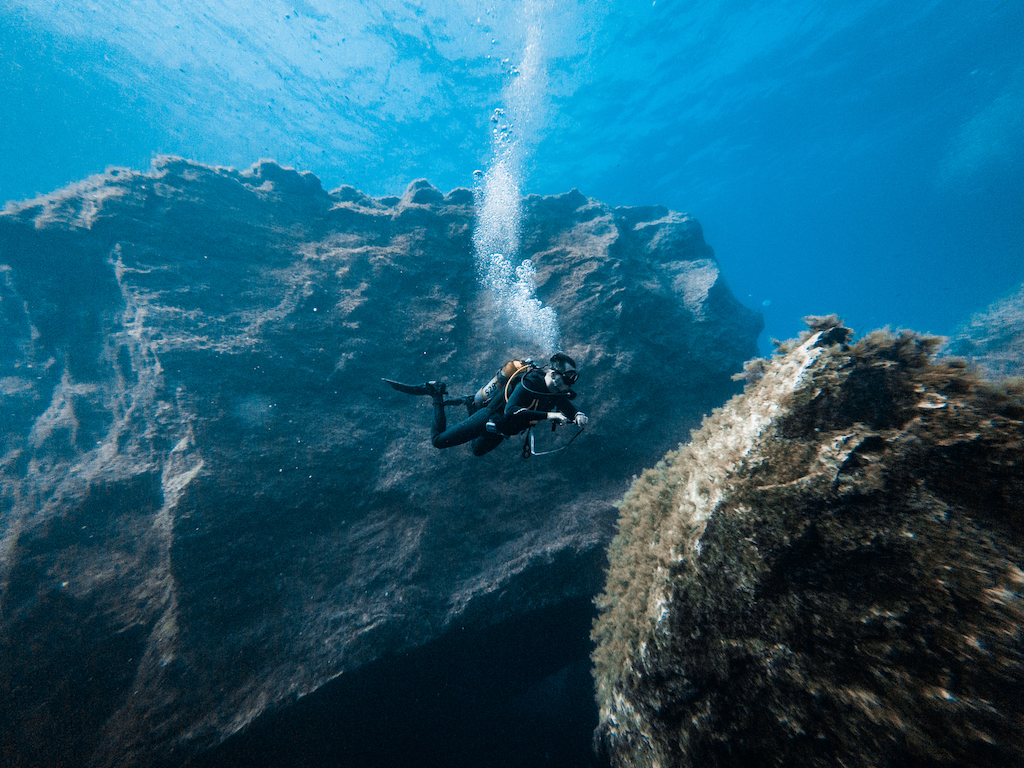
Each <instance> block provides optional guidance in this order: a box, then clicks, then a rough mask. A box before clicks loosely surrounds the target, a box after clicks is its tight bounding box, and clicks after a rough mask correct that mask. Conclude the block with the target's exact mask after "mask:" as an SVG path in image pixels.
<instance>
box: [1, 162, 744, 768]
mask: <svg viewBox="0 0 1024 768" xmlns="http://www.w3.org/2000/svg"><path fill="white" fill-rule="evenodd" d="M474 225H475V209H474V206H473V195H472V192H470V191H469V190H455V191H453V192H451V193H449V194H447V195H444V194H442V193H441V192H440V191H438V190H436V189H434V188H433V187H432V186H430V185H429V184H428V183H427V182H425V181H417V182H414V183H413V184H412V185H410V187H409V189H408V190H407V192H406V193H405V194H404V195H403V196H401V197H389V198H372V197H369V196H367V195H364V194H362V193H360V192H358V191H357V190H354V189H352V188H351V187H343V188H341V189H339V190H336V191H334V192H326V191H324V190H323V188H322V187H321V185H320V183H319V181H318V180H317V179H316V178H315V177H313V176H312V175H311V174H308V173H297V172H295V171H293V170H289V169H284V168H281V167H279V166H277V165H276V164H274V163H270V162H263V163H261V164H259V165H256V166H254V167H253V168H252V169H250V170H249V171H245V172H238V171H234V170H229V169H217V168H210V167H206V166H202V165H198V164H195V163H190V162H186V161H184V160H180V159H176V158H162V159H160V160H159V161H157V162H156V163H155V165H154V168H153V169H152V171H151V172H149V173H137V172H133V171H125V170H111V171H109V172H108V173H106V174H104V175H101V176H98V177H95V178H92V179H89V180H87V181H85V182H82V183H80V184H77V185H75V186H73V187H70V188H68V189H65V190H62V191H60V192H58V193H55V194H53V195H50V196H48V197H45V198H40V199H38V200H32V201H28V202H25V203H21V204H17V205H9V206H8V208H7V210H6V211H5V212H4V214H3V215H2V216H0V745H2V747H0V750H2V751H0V762H3V763H4V764H15V765H40V766H48V765H95V766H115V765H116V766H130V765H161V764H165V765H179V764H182V763H183V762H185V761H186V760H187V759H189V758H190V756H193V755H196V754H197V753H199V752H202V751H203V750H205V749H208V748H210V747H212V746H214V745H216V744H218V743H220V742H222V741H223V740H224V739H226V738H227V737H228V736H230V735H231V734H233V733H236V732H239V731H240V730H242V729H244V728H245V727H246V726H247V724H249V723H250V722H251V721H252V720H253V719H254V718H257V717H258V716H260V715H261V714H262V713H264V712H267V711H269V710H273V709H279V708H281V707H283V706H286V705H287V704H289V703H291V702H294V701H296V700H297V699H299V698H302V697H304V696H305V695H306V694H308V693H310V692H311V691H314V690H316V689H318V688H319V687H321V686H323V685H324V684H325V683H326V682H327V681H330V680H332V679H333V678H336V677H338V676H340V675H342V674H345V673H349V672H352V671H353V670H358V669H361V668H363V667H365V666H366V665H368V664H370V663H373V662H376V661H378V660H380V659H383V658H387V657H388V656H389V655H394V654H396V653H400V652H403V651H405V650H408V649H415V648H418V647H421V646H423V645H424V644H426V643H428V642H431V641H433V640H435V639H437V638H441V637H443V636H445V635H451V634H453V633H459V632H462V631H463V630H467V629H468V630H473V631H476V632H477V633H478V634H481V635H482V630H483V629H484V628H486V627H488V626H492V625H495V624H497V623H499V622H502V621H508V620H512V619H516V618H517V617H518V618H522V617H527V616H530V615H534V614H536V613H537V612H538V611H543V610H549V609H551V608H552V607H553V606H557V605H559V604H562V603H564V602H565V601H577V602H578V601H579V600H580V599H583V600H586V599H587V598H588V597H589V596H590V595H593V594H595V593H596V592H597V591H598V589H599V588H600V578H601V567H602V562H603V557H604V549H605V546H606V545H607V542H608V541H609V540H610V538H611V533H612V525H613V521H614V515H615V512H614V507H613V504H614V500H615V499H616V498H618V497H619V496H621V494H622V490H623V488H624V486H625V484H626V483H627V482H628V479H629V478H630V477H631V476H632V475H633V474H634V473H635V472H637V471H639V470H640V469H641V468H642V467H643V466H646V465H649V464H650V463H652V462H653V461H655V460H656V458H657V457H658V456H661V455H662V454H664V452H665V451H666V450H668V449H670V448H671V447H673V446H674V445H677V444H678V443H679V441H680V440H681V439H682V436H683V435H684V434H685V432H686V430H687V429H689V428H690V427H692V426H696V424H697V423H698V422H699V419H700V418H701V415H702V414H703V413H705V412H707V411H708V410H710V409H711V408H712V407H713V406H715V405H718V404H720V403H722V402H724V401H725V400H726V399H727V398H728V397H729V396H730V395H731V394H733V393H734V391H735V387H736V385H735V384H734V383H733V382H732V381H731V380H730V375H731V374H732V373H734V372H735V371H737V370H739V368H740V367H741V366H742V361H743V360H744V359H746V358H748V357H750V356H751V355H752V354H753V353H754V352H755V350H756V337H757V335H758V333H759V331H760V328H761V320H760V317H759V316H758V315H756V314H755V313H754V312H752V311H750V310H748V309H746V308H744V307H742V306H741V305H740V304H739V303H738V302H737V301H736V300H735V299H734V298H733V296H732V295H731V293H730V292H729V290H728V288H727V287H726V286H725V283H724V281H723V280H722V278H721V275H720V273H719V271H718V268H717V265H716V262H715V260H714V255H713V252H712V251H711V249H710V248H709V247H708V246H707V245H706V244H705V243H704V240H703V237H702V236H701V235H700V228H699V225H697V223H696V222H695V221H693V220H692V219H690V218H689V217H686V216H683V215H680V214H674V213H671V212H669V211H667V210H665V209H657V208H651V209H613V208H609V207H608V206H604V205H602V204H600V203H598V202H596V201H593V200H590V199H588V198H586V197H584V196H583V195H582V194H580V193H579V192H571V193H568V194H566V195H561V196H557V197H544V198H542V197H529V198H527V199H526V200H525V201H523V219H522V229H523V232H522V235H523V242H524V251H525V252H526V253H528V254H529V255H530V256H531V258H532V259H533V261H534V264H535V268H536V283H537V296H538V297H539V298H540V299H541V300H542V301H543V302H544V304H545V305H546V306H547V307H551V308H553V309H554V310H555V311H556V312H557V313H558V316H559V318H560V321H561V328H562V339H563V342H564V346H565V351H566V352H568V353H569V354H571V355H572V356H574V357H575V358H576V360H577V361H578V363H579V366H580V373H581V378H580V382H579V384H578V387H577V388H578V389H579V390H580V393H581V394H580V398H579V400H578V401H577V404H578V405H579V407H580V408H581V409H582V410H584V411H585V412H586V413H588V414H589V415H590V417H591V421H590V426H589V427H588V429H587V430H586V432H585V433H584V434H583V435H582V436H580V438H579V439H578V440H576V441H575V443H574V444H573V446H572V449H571V450H570V451H566V452H564V453H560V454H557V455H556V456H551V457H546V458H544V459H540V458H537V459H531V460H528V461H526V460H523V459H522V458H520V451H521V447H522V441H521V439H520V440H518V441H516V440H513V441H510V442H511V443H512V444H511V445H503V446H500V447H499V448H498V449H497V450H495V451H494V452H493V453H491V454H489V455H487V456H485V457H483V458H480V459H475V458H473V457H472V455H471V453H470V451H469V448H468V446H462V447H457V448H453V449H450V450H448V451H444V452H440V451H437V450H435V449H434V448H433V447H432V446H431V445H430V442H429V420H430V412H431V409H430V407H429V402H428V401H427V400H426V398H415V397H409V396H405V395H401V394H398V393H396V392H394V391H393V390H391V389H390V388H388V387H387V386H385V385H384V384H383V383H382V382H381V377H388V378H392V379H397V380H401V381H410V382H422V381H425V380H427V379H435V378H444V379H446V380H447V382H448V385H449V391H451V392H452V393H453V394H455V395H463V394H471V393H473V392H474V391H475V390H476V389H477V388H478V387H479V386H481V385H482V384H483V383H484V382H486V380H487V379H488V378H490V376H492V375H493V373H494V372H495V371H496V370H497V369H498V368H499V367H500V366H501V365H502V364H503V363H504V362H505V361H506V360H508V359H511V358H513V357H521V356H523V355H528V356H538V355H539V354H540V353H541V352H542V350H536V349H531V348H529V347H528V346H527V345H526V344H525V343H524V340H523V339H521V338H519V337H518V336H517V335H516V329H515V328H513V327H510V326H509V325H508V323H506V322H504V321H502V320H501V319H500V318H499V317H497V310H496V304H495V301H494V298H493V297H492V296H491V295H490V294H489V293H488V292H487V291H486V290H484V289H482V288H481V287H480V281H479V280H478V279H477V265H476V264H475V260H474V255H473V245H472V235H473V228H474ZM455 417H456V413H455V411H454V409H452V410H451V412H450V418H453V419H454V418H455ZM542 437H544V436H542ZM547 437H548V439H550V436H547ZM467 634H468V632H467ZM584 655H585V654H584ZM381 695H382V696H386V695H387V693H386V691H382V694H381ZM339 727H343V726H339ZM55 733H60V734H61V735H62V738H60V739H54V738H52V735H53V734H55Z"/></svg>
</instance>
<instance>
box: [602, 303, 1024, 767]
mask: <svg viewBox="0 0 1024 768" xmlns="http://www.w3.org/2000/svg"><path fill="white" fill-rule="evenodd" d="M814 322H815V325H816V328H815V330H814V332H813V333H808V334H805V336H804V338H803V339H802V340H801V341H800V342H799V343H790V344H787V345H785V346H784V347H783V348H782V349H781V350H780V353H779V354H777V355H776V356H774V357H773V358H772V359H771V360H766V361H760V363H758V364H752V365H748V366H747V374H748V377H749V378H750V379H751V383H749V384H748V385H747V388H746V391H745V392H744V394H742V395H739V396H737V397H735V398H733V399H732V400H731V401H730V402H729V403H728V404H726V405H725V406H724V407H723V408H722V409H720V410H717V411H716V412H715V413H714V415H712V416H711V417H710V418H708V419H707V420H706V421H705V423H704V425H703V427H702V428H701V429H700V430H699V431H698V432H696V433H695V434H694V436H693V440H692V442H691V443H690V444H689V445H687V446H685V447H683V448H681V449H680V450H679V451H677V452H673V453H670V454H668V455H667V456H666V457H665V459H664V461H662V462H660V463H658V464H657V465H656V467H655V468H654V469H650V470H648V471H647V472H645V473H644V474H643V475H642V476H641V477H640V478H639V479H638V480H637V482H636V483H635V484H634V485H633V487H632V489H631V490H630V492H629V493H628V494H627V496H626V498H625V500H624V501H623V503H622V506H621V516H620V520H619V533H618V535H617V536H616V538H615V540H614V541H613V543H612V545H611V549H610V552H611V566H610V570H609V574H608V581H607V585H606V590H605V593H604V594H603V596H602V597H601V598H600V600H601V605H602V606H603V613H602V615H601V617H600V618H599V620H598V621H597V622H596V624H595V630H594V637H595V639H596V640H597V642H598V646H597V649H596V651H595V654H594V661H595V674H596V679H597V685H598V703H599V705H600V707H601V725H600V727H599V731H598V733H599V738H600V740H601V742H602V744H603V745H604V747H605V748H606V749H607V752H608V755H609V756H610V758H611V762H612V764H613V765H615V766H641V765H643V766H663V767H664V766H738V765H743V766H801V768H807V767H808V766H822V768H824V766H836V765H844V766H849V767H851V768H852V767H855V766H863V767H865V768H866V767H867V766H904V765H914V766H940V765H941V766H953V765H956V766H981V765H985V766H1005V765H1021V764H1022V762H1024V738H1022V735H1021V734H1024V706H1022V702H1021V698H1020V689H1021V685H1022V683H1024V654H1022V651H1024V635H1022V629H1021V627H1022V621H1024V571H1022V567H1024V549H1022V544H1024V541H1022V536H1021V531H1022V528H1021V523H1022V522H1024V521H1022V507H1021V502H1020V499H1021V498H1022V493H1024V475H1022V474H1021V471H1020V467H1021V465H1022V463H1024V424H1022V419H1024V389H1022V388H1021V387H1020V386H1019V384H1018V385H1015V384H1012V383H1011V384H1009V385H1004V386H1002V387H997V386H994V385H989V384H985V383H983V382H982V381H981V379H979V378H978V377H977V376H976V375H975V374H973V373H971V372H969V371H968V370H967V368H966V367H965V363H964V362H963V361H943V362H933V361H932V360H931V354H932V352H933V351H934V349H935V347H936V345H937V343H938V340H937V339H935V338H932V337H920V336H917V335H915V334H912V333H904V334H901V335H899V336H896V337H893V336H890V335H888V334H887V333H880V332H879V333H874V334H871V335H869V336H868V337H866V338H865V339H863V340H861V341H858V342H857V343H856V344H852V345H851V344H850V343H849V341H850V332H849V331H848V330H847V329H845V328H842V327H841V326H839V325H837V324H836V322H835V319H834V317H833V318H832V319H829V318H825V319H822V318H815V319H814ZM1014 387H1016V388H1014Z"/></svg>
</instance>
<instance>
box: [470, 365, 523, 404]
mask: <svg viewBox="0 0 1024 768" xmlns="http://www.w3.org/2000/svg"><path fill="white" fill-rule="evenodd" d="M533 367H534V365H533V360H530V359H526V360H509V361H508V362H507V363H505V365H503V366H502V367H501V369H500V370H499V371H498V372H497V373H496V374H494V378H493V379H491V380H490V381H488V382H487V383H486V384H484V385H483V386H482V387H480V389H479V390H478V391H477V393H476V394H475V395H474V396H473V408H474V410H475V409H478V408H482V407H483V406H485V405H487V404H488V403H489V402H491V399H492V398H493V397H494V395H495V394H496V393H498V392H501V391H502V390H503V389H504V388H505V386H506V385H507V384H508V382H509V380H510V379H511V378H512V377H513V376H515V375H516V374H517V373H519V372H521V371H528V370H530V369H531V368H533Z"/></svg>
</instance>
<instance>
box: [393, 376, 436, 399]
mask: <svg viewBox="0 0 1024 768" xmlns="http://www.w3.org/2000/svg"><path fill="white" fill-rule="evenodd" d="M381 381H386V382H387V383H388V384H390V385H391V386H392V387H394V388H395V389H397V390H398V391H399V392H404V393H405V394H407V395H429V394H430V392H429V391H428V390H427V387H426V385H425V384H403V383H401V382H400V381H392V380H391V379H381Z"/></svg>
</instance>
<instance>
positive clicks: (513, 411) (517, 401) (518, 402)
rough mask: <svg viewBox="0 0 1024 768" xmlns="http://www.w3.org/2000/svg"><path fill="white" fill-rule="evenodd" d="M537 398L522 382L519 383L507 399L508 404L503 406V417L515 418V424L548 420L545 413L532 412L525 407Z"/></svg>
mask: <svg viewBox="0 0 1024 768" xmlns="http://www.w3.org/2000/svg"><path fill="white" fill-rule="evenodd" d="M536 398H537V396H536V394H534V393H532V392H530V390H528V389H527V388H526V387H525V386H523V382H522V381H520V382H519V383H518V384H516V388H515V389H513V390H512V394H511V395H510V396H509V398H508V403H506V404H505V417H506V418H511V417H513V416H514V417H515V418H516V422H517V423H518V422H526V421H543V420H544V419H546V418H548V412H547V411H534V410H531V409H529V408H527V407H526V405H527V404H528V403H532V402H533V401H534V400H535V399H536Z"/></svg>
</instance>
